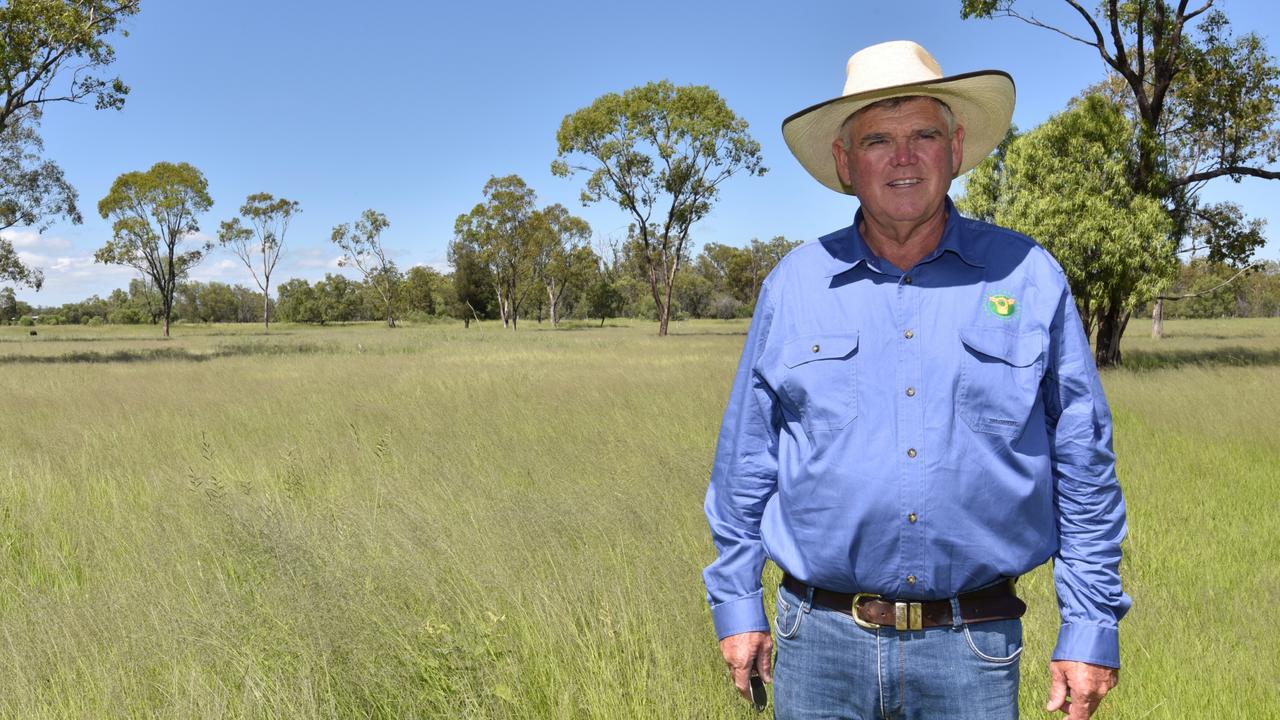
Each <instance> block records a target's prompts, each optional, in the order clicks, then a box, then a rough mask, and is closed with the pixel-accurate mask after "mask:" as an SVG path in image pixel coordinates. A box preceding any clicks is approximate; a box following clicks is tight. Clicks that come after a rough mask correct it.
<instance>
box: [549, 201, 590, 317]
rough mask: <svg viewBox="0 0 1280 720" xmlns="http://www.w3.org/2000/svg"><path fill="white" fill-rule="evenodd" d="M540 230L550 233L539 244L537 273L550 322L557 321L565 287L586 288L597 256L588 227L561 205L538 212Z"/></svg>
mask: <svg viewBox="0 0 1280 720" xmlns="http://www.w3.org/2000/svg"><path fill="white" fill-rule="evenodd" d="M541 214H542V221H543V224H544V229H545V231H546V232H547V233H549V234H550V238H549V241H548V242H544V243H541V248H542V254H541V255H540V256H539V257H538V259H537V261H536V262H537V275H538V277H540V278H541V279H542V285H543V287H545V288H546V290H547V308H548V311H549V312H550V315H551V324H552V325H559V324H560V307H561V301H562V300H564V298H565V292H566V291H568V290H571V289H573V290H576V291H580V290H583V289H585V288H586V286H587V284H588V283H589V282H590V280H591V276H592V274H593V273H594V271H595V268H596V263H597V261H598V260H599V258H597V257H596V253H595V251H594V250H592V249H591V245H590V244H589V243H590V240H591V226H590V225H588V224H587V221H586V220H583V219H582V218H580V217H575V216H573V215H570V214H569V211H568V210H566V209H565V208H564V206H563V205H560V204H558V203H557V204H555V205H550V206H548V207H546V208H544V209H543V210H542V211H541Z"/></svg>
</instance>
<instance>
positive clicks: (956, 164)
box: [951, 125, 964, 175]
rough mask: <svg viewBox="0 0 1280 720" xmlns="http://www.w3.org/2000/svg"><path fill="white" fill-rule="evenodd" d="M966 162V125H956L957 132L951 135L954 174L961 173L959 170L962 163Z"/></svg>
mask: <svg viewBox="0 0 1280 720" xmlns="http://www.w3.org/2000/svg"><path fill="white" fill-rule="evenodd" d="M963 162H964V126H963V125H957V126H956V134H955V135H952V136H951V170H952V174H953V175H959V174H960V173H959V172H957V171H958V170H959V169H960V165H961V164H962V163H963Z"/></svg>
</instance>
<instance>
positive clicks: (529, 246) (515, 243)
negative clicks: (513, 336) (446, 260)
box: [453, 175, 550, 330]
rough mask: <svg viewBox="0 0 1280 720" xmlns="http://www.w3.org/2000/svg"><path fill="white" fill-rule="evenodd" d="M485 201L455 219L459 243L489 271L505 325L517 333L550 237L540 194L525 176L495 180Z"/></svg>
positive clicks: (491, 180)
mask: <svg viewBox="0 0 1280 720" xmlns="http://www.w3.org/2000/svg"><path fill="white" fill-rule="evenodd" d="M484 198H485V199H484V202H481V203H477V204H476V206H475V207H473V208H472V209H471V212H469V213H466V214H464V215H459V216H458V218H457V220H455V221H454V226H453V233H454V243H455V244H461V245H465V246H466V247H467V249H466V250H463V251H462V252H464V253H466V254H471V255H474V257H475V258H476V259H477V260H478V261H479V262H480V263H482V264H483V265H484V266H485V267H486V268H487V269H488V271H489V275H490V276H491V277H492V278H493V283H494V286H493V290H494V292H495V293H496V295H497V300H498V312H499V314H500V316H501V317H502V324H503V325H504V326H509V327H511V328H512V329H513V330H514V329H515V328H516V326H517V325H516V324H517V322H518V321H519V317H520V310H521V307H522V306H523V305H524V303H525V300H527V299H528V297H529V294H530V293H531V292H533V290H534V288H535V285H536V274H537V269H538V267H537V262H538V258H539V257H541V256H543V255H544V254H545V253H547V252H548V250H547V249H546V248H545V247H544V246H545V245H546V244H547V243H548V242H549V241H550V237H549V236H548V234H547V233H546V232H544V228H543V227H541V223H540V221H539V217H538V211H537V208H536V206H535V203H536V201H537V196H536V194H535V193H534V192H533V188H530V187H529V186H528V185H527V184H525V182H524V180H522V179H521V178H520V176H518V175H507V176H505V177H490V178H489V181H488V182H486V183H485V185H484Z"/></svg>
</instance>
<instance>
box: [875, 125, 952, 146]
mask: <svg viewBox="0 0 1280 720" xmlns="http://www.w3.org/2000/svg"><path fill="white" fill-rule="evenodd" d="M942 134H943V132H942V128H939V127H934V126H928V127H922V128H919V129H916V130H912V131H911V136H912V137H925V136H928V137H932V136H937V135H942ZM890 137H891V136H890V134H889V133H885V132H872V133H867V134H866V135H863V136H862V137H860V138H858V144H859V145H866V144H867V143H870V142H874V141H876V140H888V139H889V138H890Z"/></svg>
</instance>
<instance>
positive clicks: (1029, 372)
mask: <svg viewBox="0 0 1280 720" xmlns="http://www.w3.org/2000/svg"><path fill="white" fill-rule="evenodd" d="M1046 341H1047V338H1046V336H1045V334H1044V333H1043V332H1041V331H1039V330H1032V331H1029V332H1021V333H1015V332H1009V331H1007V330H1003V329H1001V328H977V327H974V328H963V329H961V330H960V342H961V344H962V345H963V347H964V355H963V357H961V359H960V361H961V363H960V388H959V391H958V392H957V393H956V413H957V414H958V415H960V417H962V418H964V421H965V423H966V424H968V425H969V427H970V429H972V430H973V431H974V432H982V433H991V434H994V435H1004V436H1006V437H1017V436H1019V435H1021V434H1022V430H1023V428H1024V427H1025V426H1026V424H1027V419H1028V418H1029V417H1030V416H1031V409H1032V407H1034V406H1035V402H1036V397H1037V396H1038V395H1039V393H1040V378H1041V375H1042V372H1043V367H1044V363H1043V358H1044V350H1045V344H1046Z"/></svg>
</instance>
